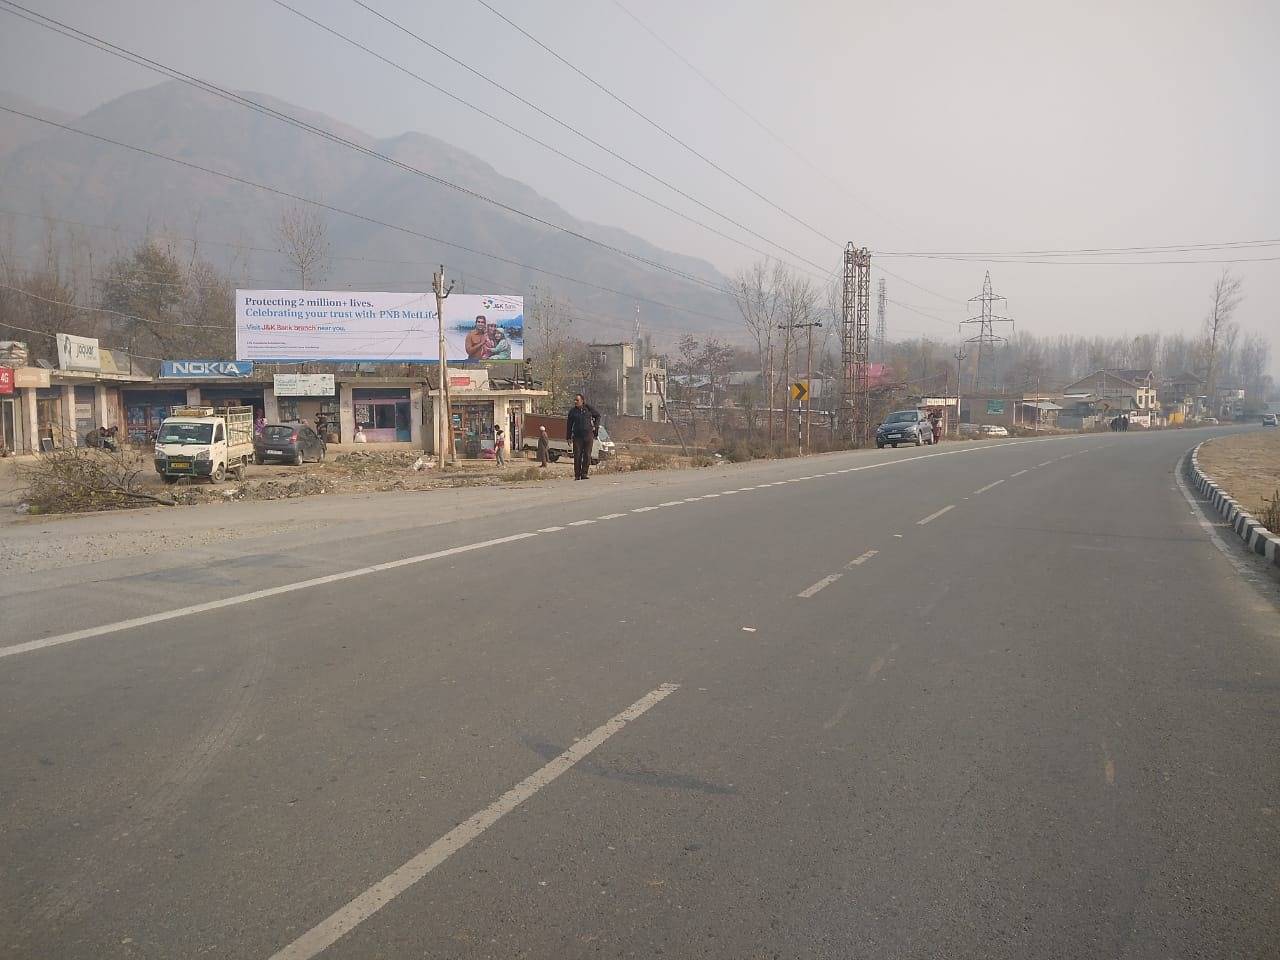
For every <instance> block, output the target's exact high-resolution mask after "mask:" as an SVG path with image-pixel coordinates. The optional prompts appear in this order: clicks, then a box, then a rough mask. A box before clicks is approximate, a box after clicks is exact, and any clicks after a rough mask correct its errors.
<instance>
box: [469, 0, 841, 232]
mask: <svg viewBox="0 0 1280 960" xmlns="http://www.w3.org/2000/svg"><path fill="white" fill-rule="evenodd" d="M476 2H477V3H478V4H480V6H482V7H484V8H485V9H486V10H488V11H489V12H490V13H492V14H493V15H494V16H495V17H497V18H498V19H499V20H501V21H502V22H503V23H505V24H507V25H508V26H509V27H511V28H512V29H513V30H515V31H516V32H517V33H519V34H520V35H521V36H523V37H525V38H526V39H528V40H529V41H530V42H531V43H533V44H535V45H536V46H538V47H539V48H541V49H542V50H544V51H545V52H546V53H547V54H549V55H550V56H552V57H553V58H555V59H556V60H558V61H559V62H560V63H562V64H564V65H565V66H566V67H568V68H569V69H570V70H572V71H573V72H574V73H576V74H577V75H578V76H580V77H582V79H584V80H586V81H587V83H589V84H591V85H592V86H593V87H595V88H596V89H597V90H599V91H600V92H601V93H603V94H605V95H606V96H608V97H609V98H610V99H611V100H613V101H614V102H616V103H618V104H620V105H621V106H623V107H625V108H626V109H627V110H628V111H630V112H631V113H633V114H634V115H635V116H637V117H639V118H640V119H641V120H643V121H644V122H645V123H647V124H648V125H649V126H651V127H653V129H655V130H657V131H658V132H659V133H661V134H662V135H663V136H664V137H666V138H667V139H668V140H670V141H671V142H672V143H675V144H677V145H678V146H680V147H682V148H683V149H684V150H686V151H687V152H689V153H691V154H692V155H693V156H695V157H697V158H698V159H699V160H701V161H702V162H703V163H705V164H707V165H708V166H710V167H711V168H712V169H713V170H715V171H716V172H718V173H720V174H722V175H723V176H725V177H727V178H729V179H730V180H732V181H733V182H734V183H736V184H737V185H738V186H740V187H742V189H744V190H746V191H747V192H748V193H750V194H751V195H752V196H753V197H756V198H757V199H758V200H761V201H763V202H764V203H766V204H768V205H769V206H770V207H772V208H773V209H774V210H777V211H778V212H779V213H781V214H782V215H783V216H785V217H787V219H789V220H793V221H794V222H796V223H798V224H799V225H800V226H802V227H804V228H805V229H806V230H808V231H809V232H810V233H812V234H814V235H816V236H818V237H821V238H822V239H823V240H826V241H827V242H828V243H833V244H836V245H839V244H840V242H839V241H838V240H836V239H835V238H834V237H831V236H828V235H827V234H825V233H823V232H822V231H821V230H819V229H818V228H817V227H815V226H813V225H812V224H810V223H809V222H807V221H805V220H803V219H801V218H800V217H798V216H796V215H795V214H794V213H792V212H791V211H790V210H787V209H786V208H785V207H782V206H780V205H779V204H777V203H775V202H774V201H773V200H770V199H769V198H768V197H766V196H765V195H764V194H763V193H761V192H760V191H759V190H757V189H755V188H754V187H752V186H751V185H750V184H748V183H745V182H744V181H742V180H741V179H739V178H738V177H736V176H734V175H733V174H732V173H730V172H729V171H728V170H726V169H725V168H724V167H722V166H720V164H718V163H716V162H715V161H714V160H712V159H711V158H710V157H708V156H707V155H706V154H704V153H701V152H699V151H698V149H697V148H695V147H693V146H691V145H690V144H689V143H687V142H686V141H684V140H682V139H681V138H680V137H678V136H677V135H676V134H674V133H672V132H671V131H670V130H668V129H667V128H666V127H664V126H663V125H662V124H660V123H658V121H656V120H654V119H653V118H652V117H650V116H649V115H648V114H646V113H643V112H641V111H640V110H639V109H638V108H636V107H635V106H633V105H632V104H631V103H629V102H628V101H626V100H624V99H623V98H622V97H620V96H618V94H616V93H614V92H613V91H612V90H610V89H609V88H608V87H606V86H605V85H604V84H603V83H601V82H600V81H599V80H596V79H595V78H594V77H592V76H591V75H590V74H588V73H586V72H585V71H584V70H582V69H580V68H579V67H577V66H576V65H574V64H573V63H571V62H569V61H568V60H567V59H565V58H564V57H563V56H561V55H560V54H559V53H557V52H556V51H555V50H552V49H551V48H550V47H549V46H547V45H546V44H545V43H543V42H542V41H541V40H539V39H538V38H537V37H535V36H534V35H533V34H531V33H530V32H529V31H528V30H526V29H524V27H522V26H520V25H519V24H518V23H516V22H515V21H513V20H511V19H510V18H509V17H507V16H506V15H505V14H503V13H502V12H501V11H500V10H495V9H494V8H493V6H491V5H490V4H489V3H488V2H487V0H476Z"/></svg>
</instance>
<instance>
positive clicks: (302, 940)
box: [271, 683, 680, 960]
mask: <svg viewBox="0 0 1280 960" xmlns="http://www.w3.org/2000/svg"><path fill="white" fill-rule="evenodd" d="M679 689H680V685H679V684H677V683H664V684H662V685H661V686H660V687H658V688H657V689H656V690H651V691H650V692H649V693H646V694H645V695H644V696H643V697H641V698H640V699H639V700H637V701H636V702H635V703H633V704H632V705H631V706H629V707H627V709H625V710H623V711H622V712H621V713H620V714H618V715H617V716H616V717H614V718H613V719H612V720H608V721H606V722H605V723H603V724H601V725H600V726H598V727H596V728H595V729H594V730H592V731H591V732H590V733H589V734H587V735H586V736H585V737H583V738H582V739H581V740H579V741H577V742H576V743H574V745H573V746H571V747H570V748H569V749H568V750H566V751H565V752H564V753H562V754H560V756H558V757H556V758H555V759H554V760H552V761H551V762H550V763H548V764H547V765H546V766H545V767H543V768H542V769H540V770H537V771H535V772H534V773H531V774H530V775H529V776H527V777H525V778H524V779H523V780H521V781H520V782H519V783H517V784H516V785H515V786H514V787H512V788H511V789H510V790H508V791H507V792H506V793H504V794H503V795H502V796H500V797H499V798H498V799H497V800H495V801H493V803H491V804H489V806H487V807H485V808H484V809H483V810H481V811H480V812H479V813H477V814H475V816H473V817H471V819H470V820H467V821H466V822H465V823H460V824H458V826H456V827H454V828H453V829H452V830H450V831H449V832H448V833H446V834H445V835H444V836H443V837H441V838H440V839H439V840H437V841H436V842H435V843H433V844H431V846H429V847H427V848H426V849H425V850H423V851H422V852H421V853H419V854H418V855H417V856H415V857H414V858H413V859H411V860H409V861H407V862H406V863H404V864H403V865H401V866H399V867H397V868H396V869H395V870H393V871H392V872H391V873H389V874H387V876H385V877H383V878H382V879H381V880H379V881H378V882H377V883H375V884H374V885H373V886H371V887H370V888H369V889H368V890H366V891H365V892H364V893H362V894H360V895H359V896H358V897H356V898H355V899H354V900H352V901H351V902H350V903H348V904H347V905H346V906H345V907H342V908H341V909H339V910H337V911H335V912H334V913H332V914H331V915H330V916H328V917H327V918H326V919H324V920H322V921H320V923H318V924H316V925H315V926H314V927H312V928H311V929H310V930H308V931H307V932H306V933H304V934H303V935H302V936H300V937H298V939H297V940H294V941H293V943H291V944H289V945H288V946H287V947H285V948H284V949H282V950H279V951H277V952H276V953H274V954H272V956H271V960H311V958H312V957H314V956H316V955H317V954H319V953H321V952H322V951H324V950H326V949H328V948H329V947H331V946H332V945H333V944H334V943H336V942H337V941H338V940H339V939H341V938H342V937H343V936H345V935H346V934H347V933H349V932H350V931H352V930H354V929H355V928H356V927H357V926H359V925H360V924H361V923H363V922H364V921H365V920H368V919H369V918H370V917H371V916H373V915H374V914H375V913H377V912H378V911H379V910H381V909H382V908H383V907H385V906H386V905H387V904H388V903H390V902H391V901H392V900H394V899H395V898H396V897H398V896H400V894H402V893H404V892H405V891H406V890H408V889H409V888H410V887H412V886H413V885H414V884H415V883H417V882H418V881H419V880H421V879H422V878H423V877H425V876H426V875H427V874H428V873H430V872H431V871H432V870H434V869H435V868H436V867H438V866H440V864H442V863H444V862H445V861H446V860H448V859H449V857H451V856H452V855H453V854H455V853H457V852H458V851H459V850H461V849H462V848H463V847H465V846H466V845H467V844H468V843H470V842H471V841H472V840H475V839H476V838H477V837H479V836H480V835H481V834H482V833H484V832H485V831H486V830H488V829H489V828H490V827H492V826H493V825H494V824H495V823H497V822H498V821H499V820H501V819H502V818H503V817H504V816H506V815H507V814H508V813H510V812H511V811H512V810H514V809H515V808H516V807H518V806H520V804H522V803H524V802H525V801H526V800H528V799H529V798H530V797H532V796H533V795H534V794H535V793H537V792H538V791H539V790H541V789H542V788H543V787H546V786H549V785H550V784H551V783H552V782H554V781H555V780H556V778H557V777H559V776H560V775H561V774H562V773H565V772H566V771H568V770H570V769H572V767H573V766H574V765H575V764H576V763H578V761H580V760H582V759H583V758H584V757H586V756H587V755H588V754H589V753H591V752H592V751H593V750H595V749H596V748H597V747H599V746H600V745H601V744H602V743H604V742H605V741H606V740H608V739H609V738H610V737H612V736H613V735H614V734H615V733H617V732H618V731H619V730H621V729H622V728H623V727H624V726H626V725H627V724H628V723H630V722H631V721H632V720H635V719H637V718H639V717H641V716H643V715H644V714H645V713H647V712H648V711H649V710H651V709H652V708H653V707H654V706H656V705H657V704H658V703H660V702H662V701H663V700H665V699H666V698H667V697H669V696H671V694H673V693H675V692H676V691H677V690H679Z"/></svg>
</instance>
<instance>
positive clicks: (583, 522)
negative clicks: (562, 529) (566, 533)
mask: <svg viewBox="0 0 1280 960" xmlns="http://www.w3.org/2000/svg"><path fill="white" fill-rule="evenodd" d="M588 523H595V521H594V520H574V521H573V522H572V523H570V524H569V526H571V527H585V526H586V525H587V524H588Z"/></svg>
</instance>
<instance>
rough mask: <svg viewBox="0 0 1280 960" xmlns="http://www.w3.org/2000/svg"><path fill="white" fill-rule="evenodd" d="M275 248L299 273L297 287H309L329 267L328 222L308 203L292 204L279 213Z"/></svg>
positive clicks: (320, 277)
mask: <svg viewBox="0 0 1280 960" xmlns="http://www.w3.org/2000/svg"><path fill="white" fill-rule="evenodd" d="M276 243H277V249H278V250H279V251H280V253H281V254H282V255H283V256H284V258H285V259H286V260H288V261H289V263H290V265H291V266H292V267H293V269H294V271H295V272H296V273H297V275H298V287H299V289H302V290H309V289H311V285H312V284H313V283H318V282H319V281H320V280H323V279H324V277H325V274H326V272H327V271H328V261H329V224H328V222H327V221H326V220H325V218H324V215H323V214H322V213H321V212H320V211H319V210H317V209H316V208H315V207H312V206H310V205H308V204H301V203H298V204H293V205H292V206H289V207H286V208H285V209H284V211H283V212H282V213H281V214H280V222H279V223H278V224H276Z"/></svg>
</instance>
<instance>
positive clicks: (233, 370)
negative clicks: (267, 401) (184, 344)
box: [160, 360, 253, 380]
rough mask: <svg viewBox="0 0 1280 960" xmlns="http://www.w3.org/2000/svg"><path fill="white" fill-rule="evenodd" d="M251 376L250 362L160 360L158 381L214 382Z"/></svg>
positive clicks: (251, 366)
mask: <svg viewBox="0 0 1280 960" xmlns="http://www.w3.org/2000/svg"><path fill="white" fill-rule="evenodd" d="M251 376H253V361H251V360H162V361H161V362H160V379H162V380H172V379H186V380H214V379H222V378H224V377H236V378H244V377H251Z"/></svg>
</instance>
